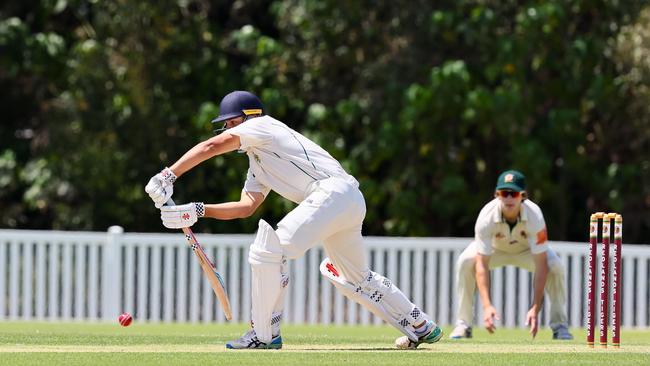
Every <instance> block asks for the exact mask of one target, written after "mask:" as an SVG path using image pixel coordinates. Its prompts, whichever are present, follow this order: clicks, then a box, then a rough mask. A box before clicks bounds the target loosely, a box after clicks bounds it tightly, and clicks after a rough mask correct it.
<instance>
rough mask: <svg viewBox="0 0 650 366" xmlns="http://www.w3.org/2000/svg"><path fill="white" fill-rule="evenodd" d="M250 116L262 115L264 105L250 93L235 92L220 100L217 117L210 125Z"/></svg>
mask: <svg viewBox="0 0 650 366" xmlns="http://www.w3.org/2000/svg"><path fill="white" fill-rule="evenodd" d="M252 114H264V105H263V104H262V101H260V98H258V97H257V96H256V95H255V94H253V93H251V92H247V91H243V90H235V91H233V92H230V93H228V94H227V95H226V96H225V97H223V99H221V103H220V104H219V116H217V118H215V119H213V120H212V123H215V122H222V121H225V120H228V119H231V118H235V117H239V116H248V115H252Z"/></svg>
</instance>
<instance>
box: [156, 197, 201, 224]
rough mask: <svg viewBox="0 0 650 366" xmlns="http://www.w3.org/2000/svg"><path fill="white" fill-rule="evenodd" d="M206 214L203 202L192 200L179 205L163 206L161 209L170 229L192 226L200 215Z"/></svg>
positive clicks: (162, 216)
mask: <svg viewBox="0 0 650 366" xmlns="http://www.w3.org/2000/svg"><path fill="white" fill-rule="evenodd" d="M203 216H205V206H204V205H203V202H192V203H188V204H185V205H178V206H163V207H162V208H161V209H160V218H161V219H162V222H163V225H165V227H166V228H168V229H180V228H184V227H190V226H192V225H194V224H195V223H196V221H197V220H198V218H199V217H203Z"/></svg>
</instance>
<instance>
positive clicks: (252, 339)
mask: <svg viewBox="0 0 650 366" xmlns="http://www.w3.org/2000/svg"><path fill="white" fill-rule="evenodd" d="M226 348H228V349H280V348H282V337H281V336H280V335H279V334H278V335H277V336H275V337H273V339H272V340H271V343H269V344H266V343H264V342H261V341H260V340H259V339H257V335H255V330H254V329H251V330H249V331H248V332H246V334H244V335H243V336H242V337H241V338H239V339H237V340H234V341H230V342H228V343H226Z"/></svg>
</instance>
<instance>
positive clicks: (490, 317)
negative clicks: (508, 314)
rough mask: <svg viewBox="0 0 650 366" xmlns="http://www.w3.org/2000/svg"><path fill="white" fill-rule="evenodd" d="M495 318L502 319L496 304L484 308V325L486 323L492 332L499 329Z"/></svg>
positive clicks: (488, 329) (486, 326) (486, 327)
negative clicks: (495, 306)
mask: <svg viewBox="0 0 650 366" xmlns="http://www.w3.org/2000/svg"><path fill="white" fill-rule="evenodd" d="M494 320H501V318H499V314H497V309H495V308H494V306H488V307H486V308H485V309H483V325H485V329H487V331H488V332H490V334H492V333H494V331H495V330H496V329H497V327H496V325H494Z"/></svg>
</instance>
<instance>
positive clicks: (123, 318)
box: [117, 313, 133, 327]
mask: <svg viewBox="0 0 650 366" xmlns="http://www.w3.org/2000/svg"><path fill="white" fill-rule="evenodd" d="M117 321H118V322H120V325H121V326H123V327H128V326H129V325H131V322H132V321H133V317H131V314H129V313H122V315H120V317H119V318H117Z"/></svg>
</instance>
